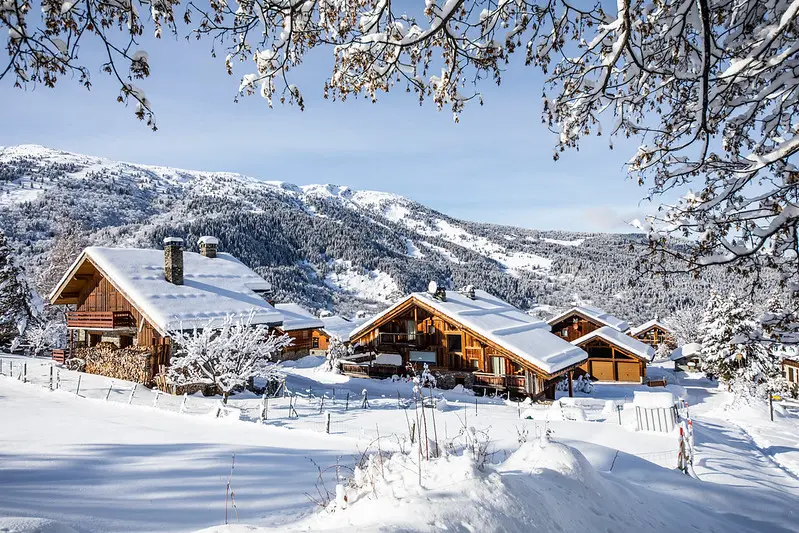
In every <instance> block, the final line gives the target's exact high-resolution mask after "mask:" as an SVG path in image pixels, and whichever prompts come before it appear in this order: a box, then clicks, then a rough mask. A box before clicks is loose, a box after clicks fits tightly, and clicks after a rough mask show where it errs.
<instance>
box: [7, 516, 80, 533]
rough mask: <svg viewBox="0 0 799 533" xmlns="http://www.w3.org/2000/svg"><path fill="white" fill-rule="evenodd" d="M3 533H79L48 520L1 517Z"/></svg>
mask: <svg viewBox="0 0 799 533" xmlns="http://www.w3.org/2000/svg"><path fill="white" fill-rule="evenodd" d="M0 532H2V533H78V532H77V531H75V530H74V529H72V528H71V527H69V526H68V525H66V524H63V523H61V522H56V521H55V520H49V519H47V518H27V517H15V516H7V517H0Z"/></svg>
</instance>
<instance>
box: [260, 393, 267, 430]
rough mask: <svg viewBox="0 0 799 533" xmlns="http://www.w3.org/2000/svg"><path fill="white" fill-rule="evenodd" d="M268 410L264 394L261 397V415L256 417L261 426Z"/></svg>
mask: <svg viewBox="0 0 799 533" xmlns="http://www.w3.org/2000/svg"><path fill="white" fill-rule="evenodd" d="M268 409H269V400H268V399H267V396H266V393H264V395H263V396H261V414H260V416H259V417H258V420H259V421H260V422H261V423H262V424H263V422H264V420H266V418H267V416H269V415H268V413H267V410H268Z"/></svg>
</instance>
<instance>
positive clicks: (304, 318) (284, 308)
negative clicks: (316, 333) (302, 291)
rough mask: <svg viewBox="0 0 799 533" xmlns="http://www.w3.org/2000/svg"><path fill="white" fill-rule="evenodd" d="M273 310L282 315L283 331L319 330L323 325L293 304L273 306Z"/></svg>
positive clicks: (281, 327)
mask: <svg viewBox="0 0 799 533" xmlns="http://www.w3.org/2000/svg"><path fill="white" fill-rule="evenodd" d="M275 309H277V310H278V312H279V313H280V314H281V315H283V325H282V326H280V329H282V330H283V331H296V330H298V329H320V328H321V327H322V326H324V324H323V323H322V321H321V320H319V319H318V318H316V317H315V316H313V315H312V314H311V313H310V312H308V311H306V310H305V309H304V308H303V307H300V306H299V305H297V304H295V303H285V304H275Z"/></svg>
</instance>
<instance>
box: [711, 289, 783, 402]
mask: <svg viewBox="0 0 799 533" xmlns="http://www.w3.org/2000/svg"><path fill="white" fill-rule="evenodd" d="M701 336H702V342H701V344H702V368H703V370H704V371H705V372H707V373H709V374H713V375H716V376H718V377H719V378H720V379H722V380H723V381H725V382H727V383H728V385H730V386H731V387H732V388H734V389H735V391H736V394H744V392H745V393H746V394H750V395H751V394H754V391H755V389H756V387H758V386H759V385H763V384H767V383H771V382H773V380H774V379H775V378H776V377H777V376H778V375H779V373H780V367H779V360H778V358H777V357H776V355H775V353H774V352H773V350H772V349H771V347H770V346H769V345H768V344H767V343H766V342H765V341H766V339H765V338H764V335H763V331H762V329H761V327H760V324H759V322H758V321H757V320H756V319H755V315H754V312H753V310H752V306H751V304H750V303H749V302H748V301H746V300H743V299H741V298H738V297H737V296H736V295H735V294H733V293H731V294H730V295H729V296H728V297H724V296H722V295H720V294H719V293H718V292H716V291H713V292H711V294H710V298H709V299H708V302H707V306H706V307H705V313H704V315H703V319H702V326H701Z"/></svg>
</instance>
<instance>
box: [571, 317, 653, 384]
mask: <svg viewBox="0 0 799 533" xmlns="http://www.w3.org/2000/svg"><path fill="white" fill-rule="evenodd" d="M572 344H574V345H575V346H579V347H580V348H582V349H583V350H585V351H586V352H588V360H587V361H586V362H585V363H583V364H582V365H580V369H582V370H583V371H584V372H588V373H589V374H591V377H593V378H594V379H596V380H598V381H623V382H628V383H642V382H643V380H644V378H645V377H646V365H647V363H649V362H650V361H651V360H652V358H653V357H654V356H655V349H654V348H652V347H651V346H649V345H648V344H644V343H643V342H641V341H639V340H638V339H636V338H634V337H630V336H629V335H626V334H624V333H622V332H621V331H619V330H617V329H615V328H612V327H610V326H603V327H601V328H599V329H597V330H594V331H592V332H590V333H588V334H587V335H583V336H582V337H580V338H579V339H575V340H573V341H572Z"/></svg>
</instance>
